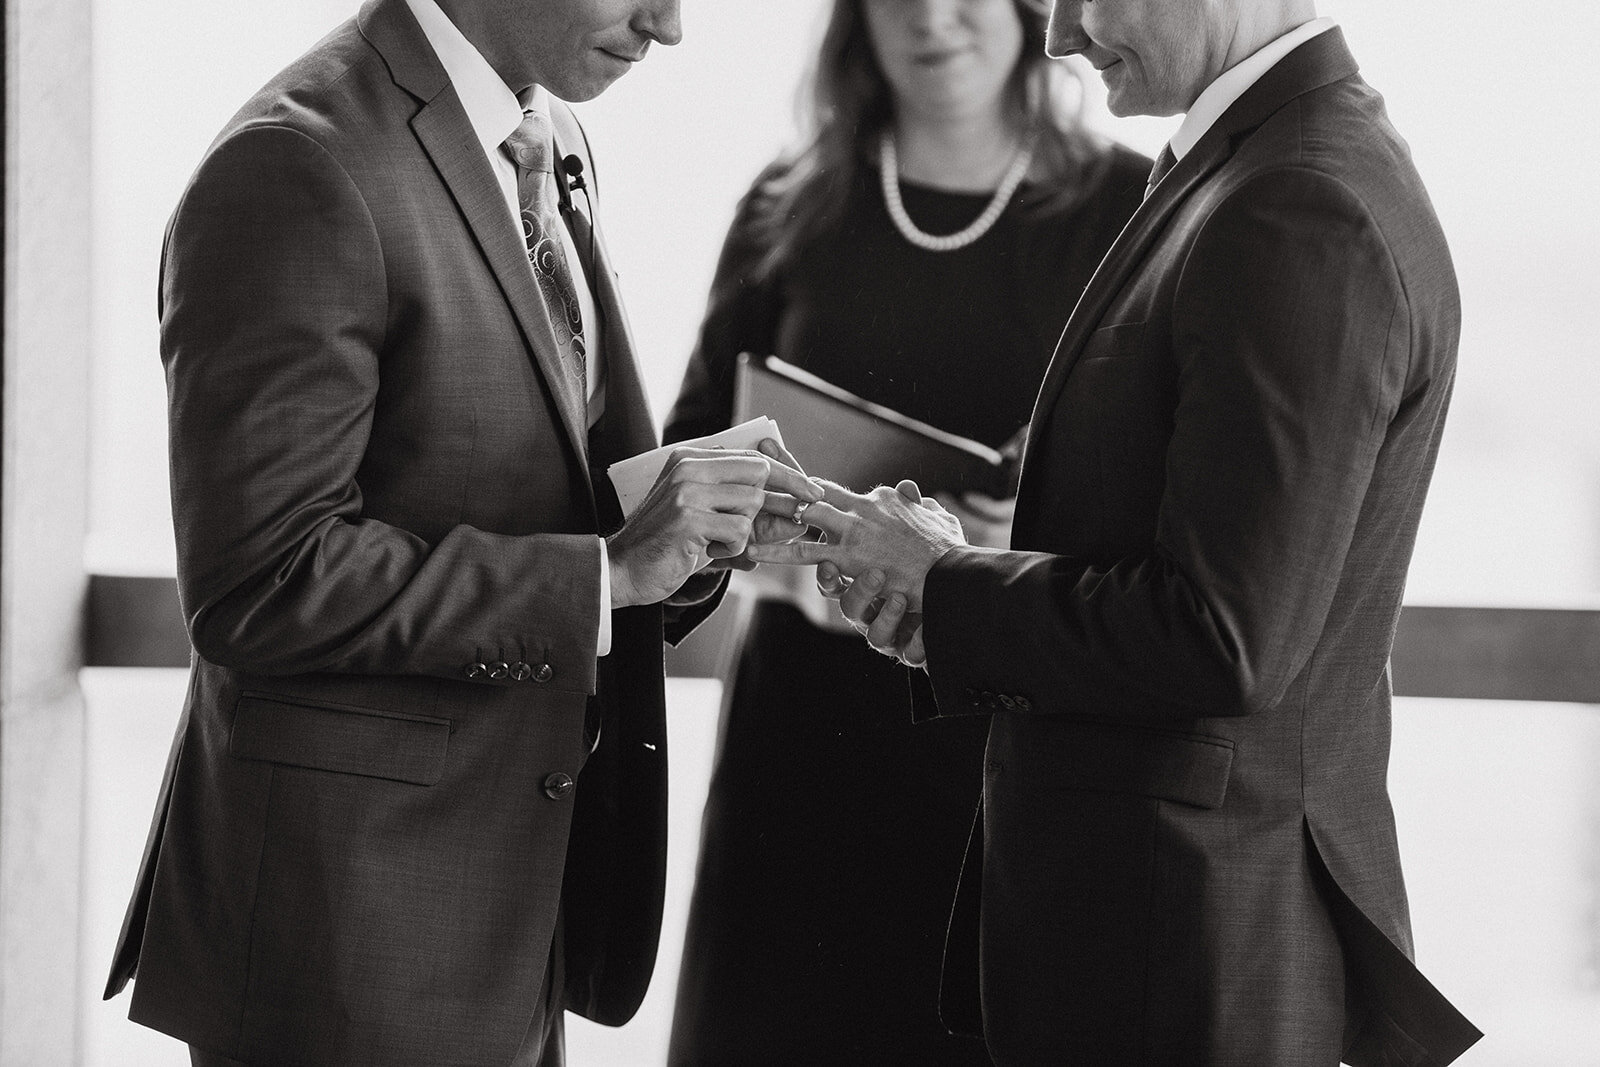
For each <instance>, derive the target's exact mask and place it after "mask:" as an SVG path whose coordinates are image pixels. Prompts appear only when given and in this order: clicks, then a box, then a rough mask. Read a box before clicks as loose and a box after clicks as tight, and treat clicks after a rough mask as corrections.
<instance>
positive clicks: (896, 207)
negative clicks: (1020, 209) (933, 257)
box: [878, 131, 1033, 252]
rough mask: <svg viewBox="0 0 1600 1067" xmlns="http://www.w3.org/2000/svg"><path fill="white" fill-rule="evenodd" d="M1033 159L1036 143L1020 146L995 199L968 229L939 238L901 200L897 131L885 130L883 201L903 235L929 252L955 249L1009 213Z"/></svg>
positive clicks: (880, 151)
mask: <svg viewBox="0 0 1600 1067" xmlns="http://www.w3.org/2000/svg"><path fill="white" fill-rule="evenodd" d="M1032 162H1033V145H1032V144H1024V145H1023V146H1022V147H1020V148H1018V149H1017V154H1016V156H1015V157H1014V158H1013V159H1012V160H1011V166H1010V167H1008V168H1006V173H1005V176H1004V177H1002V178H1001V179H1000V188H998V189H996V190H995V191H994V198H993V199H991V200H990V201H989V206H988V207H986V208H984V209H983V214H981V215H979V216H978V217H977V218H975V219H973V220H972V223H971V224H970V225H969V226H967V228H966V229H964V230H961V231H959V232H957V233H952V234H946V235H943V236H939V237H935V236H934V235H933V234H931V233H925V232H923V231H922V230H919V229H918V228H917V224H916V223H914V222H912V221H911V216H910V215H908V214H906V206H905V204H904V203H903V202H902V201H901V199H900V157H899V155H898V153H896V152H895V147H894V134H893V133H892V132H888V131H885V133H884V135H883V140H882V141H880V142H879V143H878V177H879V179H880V180H881V183H882V185H883V203H884V206H885V207H887V208H888V209H889V217H890V218H891V219H893V220H894V227H895V229H897V230H899V231H900V236H901V237H904V238H905V239H906V240H907V241H910V242H911V243H912V244H914V245H916V246H917V247H918V248H924V249H927V250H928V251H929V252H954V251H955V250H956V249H958V248H965V247H966V246H967V245H970V244H971V243H972V242H974V241H976V240H977V239H978V238H980V237H982V236H983V235H984V234H986V233H988V232H989V228H990V227H991V226H993V225H994V224H995V223H996V222H998V221H999V220H1000V216H1001V215H1003V214H1005V210H1006V206H1007V205H1008V204H1010V203H1011V197H1012V196H1014V195H1015V194H1016V191H1017V187H1018V186H1020V185H1021V184H1022V179H1023V177H1024V176H1025V175H1026V174H1027V173H1028V166H1029V164H1031V163H1032Z"/></svg>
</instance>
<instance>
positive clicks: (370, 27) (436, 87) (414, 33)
mask: <svg viewBox="0 0 1600 1067" xmlns="http://www.w3.org/2000/svg"><path fill="white" fill-rule="evenodd" d="M359 24H360V27H361V32H362V34H363V35H365V36H366V38H367V40H368V41H369V42H371V44H372V46H373V48H375V49H377V51H378V53H379V54H380V55H381V56H383V59H384V62H385V63H387V64H388V66H389V72H390V75H391V76H392V77H393V78H394V80H395V84H396V85H398V86H400V87H401V88H402V89H404V90H406V91H407V92H409V93H411V94H412V95H414V96H416V97H417V98H418V100H419V101H420V102H421V107H420V108H419V109H418V111H417V113H416V115H415V116H414V117H413V118H412V120H411V129H412V132H414V133H415V134H416V137H417V140H418V141H419V142H420V143H421V145H422V148H423V151H425V152H426V153H427V154H428V158H429V159H430V160H432V161H433V165H434V168H435V169H436V170H437V171H438V172H439V176H440V177H441V178H442V179H443V180H444V183H445V186H446V187H447V188H448V189H449V190H450V195H451V196H452V197H453V198H454V199H455V202H456V206H457V208H458V209H459V210H460V212H461V215H462V217H463V218H464V219H465V220H466V224H467V228H468V229H469V230H470V231H471V232H472V235H473V238H474V239H475V240H476V241H477V244H478V248H479V250H480V251H481V252H482V253H483V257H484V259H485V260H486V261H487V262H488V264H489V267H490V269H491V270H493V272H494V276H495V279H496V280H497V281H498V282H499V283H500V289H501V292H502V293H503V294H504V295H505V298H506V302H507V303H508V304H509V305H510V306H511V311H512V313H513V314H514V315H515V316H516V320H517V324H518V326H520V327H521V329H522V335H523V338H524V339H525V341H526V344H527V347H528V350H529V351H530V352H532V354H533V360H534V363H535V365H537V366H538V368H539V373H540V374H541V375H542V376H543V377H544V381H545V387H546V388H547V389H549V391H550V393H551V395H552V396H553V397H554V398H555V403H556V408H557V410H559V411H560V413H561V423H562V426H563V428H564V429H565V430H566V433H567V439H568V441H569V442H570V443H571V445H572V448H573V454H574V455H576V456H578V457H580V459H581V457H583V456H584V455H585V453H586V450H587V445H586V441H587V433H588V418H587V413H586V412H585V410H584V404H583V398H581V397H579V396H578V395H577V393H576V391H575V390H574V389H572V388H571V386H570V385H569V384H568V382H569V377H568V375H567V373H566V370H565V368H564V367H562V365H561V355H560V349H559V346H558V344H557V342H556V337H555V333H554V331H553V330H552V329H551V327H550V319H549V316H548V315H547V313H546V312H545V309H544V299H543V297H542V296H540V294H539V289H538V284H537V283H536V282H535V281H534V278H533V272H532V270H530V269H529V267H528V251H527V248H526V246H525V245H524V244H523V242H522V238H521V235H520V234H518V232H517V229H516V227H515V225H513V224H512V221H511V215H510V212H509V211H508V210H507V208H506V202H505V197H504V196H503V195H502V194H501V192H500V184H499V182H497V181H496V180H495V177H494V172H493V171H492V170H491V169H490V167H489V161H488V160H487V159H485V158H484V155H483V145H482V143H481V142H480V141H479V140H478V137H477V134H476V133H474V132H473V129H472V122H471V120H469V119H468V118H467V113H466V110H465V109H464V108H463V107H462V106H461V100H460V98H459V97H457V96H456V93H455V89H454V87H452V86H451V84H450V79H449V77H448V76H447V75H446V74H445V72H444V67H443V66H442V65H441V64H440V63H439V60H438V58H437V57H436V56H435V55H434V54H433V49H432V48H431V47H430V46H429V44H428V40H427V38H426V37H425V36H424V35H423V33H422V28H421V27H420V26H418V25H417V23H416V20H415V19H414V18H413V17H412V15H411V11H410V9H409V8H407V7H406V5H405V3H404V2H403V0H373V2H372V3H369V4H368V5H367V6H366V7H364V8H363V9H362V11H361V14H360V16H359ZM579 466H580V467H584V468H585V477H587V465H586V464H584V463H582V462H580V463H579Z"/></svg>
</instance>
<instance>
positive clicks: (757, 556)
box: [748, 541, 839, 567]
mask: <svg viewBox="0 0 1600 1067" xmlns="http://www.w3.org/2000/svg"><path fill="white" fill-rule="evenodd" d="M748 551H749V554H750V558H751V559H753V560H755V561H756V562H757V563H777V564H781V565H784V566H789V567H810V566H815V565H816V564H818V563H821V562H823V561H824V560H831V561H835V562H837V560H838V556H839V546H838V545H830V544H826V543H824V542H822V541H785V542H783V543H781V544H775V545H762V544H754V545H751V546H750V548H749V550H748Z"/></svg>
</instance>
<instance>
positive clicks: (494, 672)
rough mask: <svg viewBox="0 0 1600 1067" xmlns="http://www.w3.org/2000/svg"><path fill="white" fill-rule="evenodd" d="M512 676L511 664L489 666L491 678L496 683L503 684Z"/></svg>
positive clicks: (500, 663)
mask: <svg viewBox="0 0 1600 1067" xmlns="http://www.w3.org/2000/svg"><path fill="white" fill-rule="evenodd" d="M510 676H511V664H509V663H506V662H504V661H501V662H499V663H491V664H490V665H489V677H490V678H491V679H493V680H494V681H496V682H503V681H505V680H506V679H507V678H509V677H510Z"/></svg>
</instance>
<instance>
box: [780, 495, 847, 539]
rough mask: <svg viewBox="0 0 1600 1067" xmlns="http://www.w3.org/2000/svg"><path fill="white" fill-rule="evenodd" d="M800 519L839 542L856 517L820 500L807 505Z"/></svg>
mask: <svg viewBox="0 0 1600 1067" xmlns="http://www.w3.org/2000/svg"><path fill="white" fill-rule="evenodd" d="M790 514H791V515H792V514H793V512H791V513H790ZM800 521H801V522H803V523H805V524H806V525H807V526H815V527H816V528H817V529H819V530H821V531H822V532H823V533H825V534H827V535H828V539H829V540H830V541H833V542H835V543H837V542H839V541H840V540H842V539H843V537H844V533H845V531H846V530H848V529H849V528H850V524H851V523H852V522H854V521H855V517H854V516H853V515H850V514H849V513H848V512H843V511H840V510H839V509H838V508H836V507H834V506H833V505H832V504H830V503H828V502H827V501H826V500H819V501H817V502H816V503H815V504H808V505H807V506H806V509H805V512H804V513H803V514H802V515H801V517H800Z"/></svg>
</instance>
